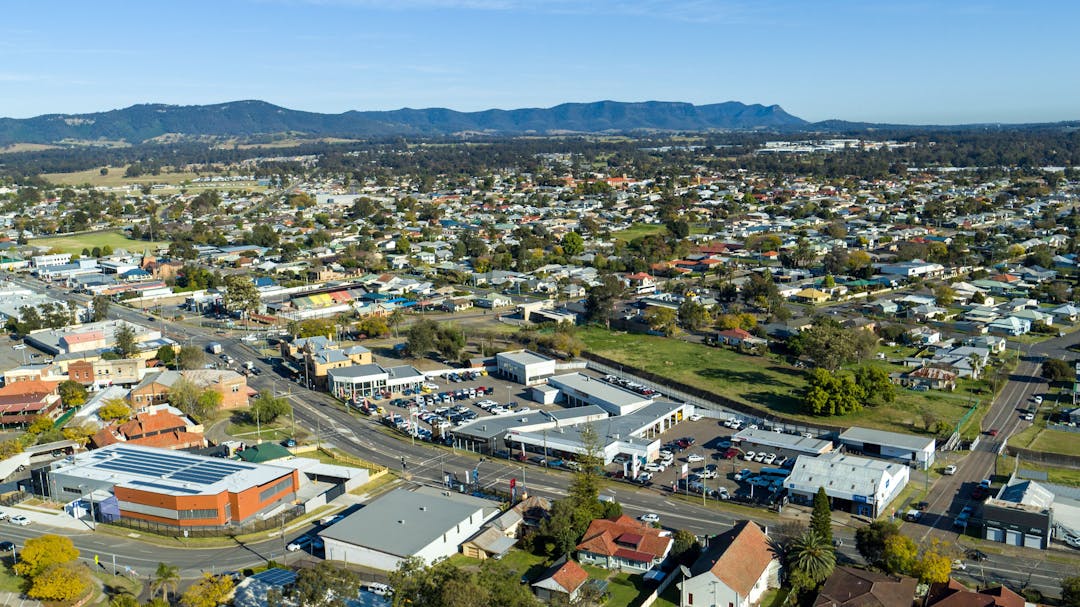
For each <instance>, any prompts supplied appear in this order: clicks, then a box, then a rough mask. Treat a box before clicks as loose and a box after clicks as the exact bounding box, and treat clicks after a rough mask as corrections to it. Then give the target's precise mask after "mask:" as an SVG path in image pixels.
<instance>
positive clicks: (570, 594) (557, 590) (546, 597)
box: [532, 556, 589, 605]
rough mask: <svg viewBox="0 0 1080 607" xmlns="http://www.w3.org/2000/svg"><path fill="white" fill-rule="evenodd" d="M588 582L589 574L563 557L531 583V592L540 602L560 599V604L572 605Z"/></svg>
mask: <svg viewBox="0 0 1080 607" xmlns="http://www.w3.org/2000/svg"><path fill="white" fill-rule="evenodd" d="M588 581H589V574H588V573H587V572H586V571H585V570H584V569H582V568H581V565H578V564H577V563H575V562H574V561H572V560H570V559H568V558H566V557H565V556H564V557H562V558H561V559H559V560H557V561H555V564H553V565H552V566H551V567H549V568H548V569H547V571H545V572H544V574H543V575H541V576H540V579H538V580H536V581H535V582H533V583H532V591H533V594H535V595H536V597H537V598H538V599H540V600H541V601H544V602H547V603H550V602H552V601H556V600H559V599H562V603H560V604H563V605H572V604H574V602H575V601H577V599H578V593H579V592H580V591H581V589H582V588H584V587H585V584H586V583H587V582H588Z"/></svg>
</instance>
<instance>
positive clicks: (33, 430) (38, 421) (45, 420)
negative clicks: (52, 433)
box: [26, 415, 56, 436]
mask: <svg viewBox="0 0 1080 607" xmlns="http://www.w3.org/2000/svg"><path fill="white" fill-rule="evenodd" d="M55 426H56V422H54V421H53V420H52V418H50V417H49V416H48V415H39V416H37V417H35V418H34V421H32V422H30V425H29V426H27V427H26V433H27V434H29V435H31V436H35V435H37V434H42V433H43V432H48V431H49V430H52V429H53V428H54V427H55Z"/></svg>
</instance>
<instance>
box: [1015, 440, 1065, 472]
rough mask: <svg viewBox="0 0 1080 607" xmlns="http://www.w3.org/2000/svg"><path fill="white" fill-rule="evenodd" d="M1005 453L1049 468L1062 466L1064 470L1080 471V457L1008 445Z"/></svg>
mask: <svg viewBox="0 0 1080 607" xmlns="http://www.w3.org/2000/svg"><path fill="white" fill-rule="evenodd" d="M1005 453H1007V454H1008V455H1009V456H1010V457H1016V456H1017V455H1019V456H1020V459H1022V460H1024V461H1025V462H1029V463H1036V464H1044V465H1047V466H1060V467H1062V468H1073V469H1075V470H1080V457H1077V456H1075V455H1066V454H1064V453H1044V452H1042V451H1032V450H1031V449H1024V448H1023V447H1013V446H1011V445H1006V447H1005Z"/></svg>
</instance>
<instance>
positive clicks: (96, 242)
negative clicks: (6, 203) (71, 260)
mask: <svg viewBox="0 0 1080 607" xmlns="http://www.w3.org/2000/svg"><path fill="white" fill-rule="evenodd" d="M30 244H32V245H34V246H41V247H49V248H52V249H59V250H61V251H63V252H65V253H82V251H83V249H90V250H93V248H94V247H104V246H105V245H109V246H110V247H112V248H113V249H114V250H116V249H127V250H128V251H129V252H132V253H134V252H141V251H143V250H144V249H156V248H158V247H159V246H168V244H169V243H168V242H165V241H155V242H151V241H148V240H132V239H130V238H128V237H127V236H126V235H124V233H123V232H122V231H120V230H109V231H106V232H93V233H88V234H74V235H71V236H56V237H53V238H34V239H32V240H31V241H30Z"/></svg>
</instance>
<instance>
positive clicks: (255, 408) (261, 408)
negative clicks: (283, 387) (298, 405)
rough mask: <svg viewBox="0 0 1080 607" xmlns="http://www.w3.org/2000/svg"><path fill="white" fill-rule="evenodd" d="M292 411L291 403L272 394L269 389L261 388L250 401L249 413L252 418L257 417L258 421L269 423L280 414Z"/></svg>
mask: <svg viewBox="0 0 1080 607" xmlns="http://www.w3.org/2000/svg"><path fill="white" fill-rule="evenodd" d="M290 413H292V405H290V404H289V401H288V400H286V399H284V398H280V397H277V396H274V393H273V392H271V391H270V390H263V391H262V392H260V393H259V397H258V398H256V399H255V400H253V401H252V402H251V408H250V412H249V415H250V416H251V418H252V419H258V421H259V422H260V423H271V422H273V421H274V420H275V419H277V418H278V417H280V416H282V415H288V414H290Z"/></svg>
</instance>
